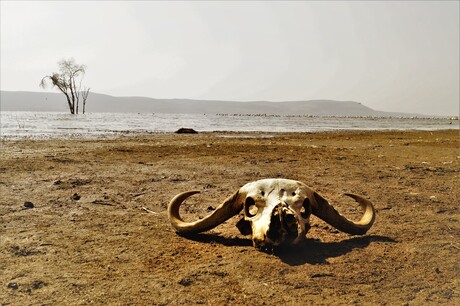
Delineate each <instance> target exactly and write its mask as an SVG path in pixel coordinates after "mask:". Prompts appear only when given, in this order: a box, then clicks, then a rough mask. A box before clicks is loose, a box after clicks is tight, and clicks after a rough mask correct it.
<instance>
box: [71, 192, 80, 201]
mask: <svg viewBox="0 0 460 306" xmlns="http://www.w3.org/2000/svg"><path fill="white" fill-rule="evenodd" d="M80 199H81V196H80V195H79V194H78V193H74V194H73V195H72V200H74V201H78V200H80Z"/></svg>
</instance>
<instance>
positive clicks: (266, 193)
mask: <svg viewBox="0 0 460 306" xmlns="http://www.w3.org/2000/svg"><path fill="white" fill-rule="evenodd" d="M196 193H199V191H187V192H184V193H180V194H178V195H177V196H175V197H174V198H173V199H172V200H171V202H170V203H169V206H168V217H169V220H170V221H171V224H172V226H173V227H174V229H175V230H176V231H177V232H178V233H184V234H187V233H199V232H203V231H207V230H210V229H212V228H214V227H216V226H218V225H219V224H221V223H223V222H225V221H226V220H228V219H229V218H231V217H233V216H234V215H237V214H238V213H239V212H240V211H242V210H243V209H244V210H243V211H244V218H243V219H241V220H240V221H239V222H238V223H237V227H238V229H240V232H241V233H242V234H244V235H247V234H252V240H253V242H254V246H256V247H257V248H259V249H266V248H270V247H272V246H277V245H281V244H291V243H294V244H295V243H298V242H300V241H302V240H303V239H305V235H306V233H307V232H308V230H309V229H310V225H309V218H310V213H312V214H313V215H315V216H317V217H319V218H320V219H322V220H324V221H325V222H327V223H328V224H330V225H332V226H333V227H335V228H337V229H338V230H340V231H342V232H345V233H348V234H352V235H363V234H365V233H366V232H367V231H368V230H369V229H370V228H371V226H372V224H373V223H374V221H375V209H374V206H373V205H372V203H371V202H370V201H369V200H367V199H365V198H363V197H361V196H358V195H355V194H346V195H347V196H349V197H351V198H353V199H354V200H355V201H357V202H358V203H359V204H360V206H361V208H362V209H363V210H364V214H363V216H362V218H361V220H359V221H357V222H355V221H351V220H348V219H347V218H345V217H344V216H342V215H341V214H340V213H338V212H337V210H336V209H335V208H334V207H333V206H331V205H330V204H329V203H328V201H327V200H326V199H324V198H323V197H322V196H320V195H319V194H318V193H316V192H315V191H313V190H312V189H310V188H309V187H308V186H306V185H305V184H303V183H302V182H299V181H294V180H287V179H264V180H259V181H255V182H251V183H248V184H246V185H244V186H243V187H241V188H240V189H239V190H238V191H236V192H235V193H234V194H233V195H232V196H230V197H228V198H227V199H225V201H224V202H223V203H222V204H221V205H219V206H218V207H217V208H216V210H215V211H214V212H213V213H212V214H210V215H208V216H207V217H205V218H203V219H201V220H197V221H194V222H186V221H184V220H182V218H181V217H180V214H179V208H180V205H181V204H182V202H183V201H184V200H185V199H186V198H188V197H189V196H191V195H193V194H196Z"/></svg>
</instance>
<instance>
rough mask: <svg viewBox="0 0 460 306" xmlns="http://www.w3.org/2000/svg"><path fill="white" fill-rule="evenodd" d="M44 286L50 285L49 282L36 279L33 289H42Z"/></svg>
mask: <svg viewBox="0 0 460 306" xmlns="http://www.w3.org/2000/svg"><path fill="white" fill-rule="evenodd" d="M43 286H48V283H47V282H44V281H41V280H36V281H34V282H33V284H32V289H34V290H37V289H40V288H41V287H43Z"/></svg>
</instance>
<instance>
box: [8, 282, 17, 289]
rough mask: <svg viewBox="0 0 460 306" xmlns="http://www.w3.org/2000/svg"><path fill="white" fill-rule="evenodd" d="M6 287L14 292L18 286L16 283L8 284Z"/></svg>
mask: <svg viewBox="0 0 460 306" xmlns="http://www.w3.org/2000/svg"><path fill="white" fill-rule="evenodd" d="M7 287H8V289H13V290H16V289H18V288H19V285H18V284H17V283H9V284H8V286H7Z"/></svg>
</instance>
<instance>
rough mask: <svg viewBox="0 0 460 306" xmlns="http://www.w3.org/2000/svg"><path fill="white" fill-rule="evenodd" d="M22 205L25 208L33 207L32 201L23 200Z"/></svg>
mask: <svg viewBox="0 0 460 306" xmlns="http://www.w3.org/2000/svg"><path fill="white" fill-rule="evenodd" d="M24 207H25V208H34V203H32V202H29V201H26V202H24Z"/></svg>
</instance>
